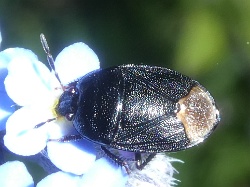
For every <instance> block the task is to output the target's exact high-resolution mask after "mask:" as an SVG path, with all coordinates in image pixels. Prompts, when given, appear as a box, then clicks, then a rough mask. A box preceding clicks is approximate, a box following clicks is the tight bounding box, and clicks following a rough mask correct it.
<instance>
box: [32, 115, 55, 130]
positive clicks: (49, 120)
mask: <svg viewBox="0 0 250 187" xmlns="http://www.w3.org/2000/svg"><path fill="white" fill-rule="evenodd" d="M54 120H56V118H52V119H47V121H44V122H41V123H39V124H37V125H36V126H35V127H34V129H37V128H39V127H41V126H43V125H44V124H46V123H49V122H51V121H54Z"/></svg>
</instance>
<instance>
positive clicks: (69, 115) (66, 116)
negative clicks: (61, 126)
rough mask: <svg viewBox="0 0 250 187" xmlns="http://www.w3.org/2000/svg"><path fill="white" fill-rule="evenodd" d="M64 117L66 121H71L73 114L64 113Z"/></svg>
mask: <svg viewBox="0 0 250 187" xmlns="http://www.w3.org/2000/svg"><path fill="white" fill-rule="evenodd" d="M65 118H66V119H67V120H68V121H72V120H73V118H74V114H66V115H65Z"/></svg>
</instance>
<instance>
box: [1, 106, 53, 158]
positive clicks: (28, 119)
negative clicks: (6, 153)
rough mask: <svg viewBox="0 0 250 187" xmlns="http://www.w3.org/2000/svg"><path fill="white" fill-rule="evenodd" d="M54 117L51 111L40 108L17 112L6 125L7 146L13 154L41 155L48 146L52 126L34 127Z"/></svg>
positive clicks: (5, 141) (5, 139) (24, 109)
mask: <svg viewBox="0 0 250 187" xmlns="http://www.w3.org/2000/svg"><path fill="white" fill-rule="evenodd" d="M52 117H53V116H52V114H51V113H50V112H49V109H46V108H45V109H42V108H39V106H38V107H37V108H34V107H23V108H21V109H19V110H17V111H16V112H15V113H14V114H12V115H11V116H10V117H9V119H8V121H7V123H6V135H5V136H4V144H5V146H6V147H7V148H8V149H9V150H10V151H11V152H13V153H16V154H19V155H23V156H27V155H34V154H37V153H39V152H40V151H41V150H42V149H44V148H45V146H46V143H47V140H48V128H49V125H50V124H49V123H48V124H45V125H43V126H41V127H39V128H34V127H35V126H36V125H37V124H39V123H41V122H44V121H46V120H47V119H51V118H52ZM51 123H53V122H51Z"/></svg>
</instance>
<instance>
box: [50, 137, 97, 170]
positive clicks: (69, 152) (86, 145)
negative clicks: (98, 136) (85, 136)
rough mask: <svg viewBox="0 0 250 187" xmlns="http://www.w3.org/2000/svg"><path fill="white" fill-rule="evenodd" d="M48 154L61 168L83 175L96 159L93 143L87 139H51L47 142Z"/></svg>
mask: <svg viewBox="0 0 250 187" xmlns="http://www.w3.org/2000/svg"><path fill="white" fill-rule="evenodd" d="M47 151H48V156H49V158H50V160H51V162H52V163H53V164H54V165H55V166H56V167H58V168H59V169H61V170H63V171H66V172H70V173H74V174H76V175H81V174H83V173H85V172H86V171H88V170H89V168H90V167H91V166H92V165H93V163H94V162H95V159H96V152H95V149H94V147H93V144H92V143H90V142H88V141H87V140H80V141H75V142H74V141H72V142H69V143H66V142H56V141H51V142H48V144H47Z"/></svg>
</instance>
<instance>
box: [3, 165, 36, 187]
mask: <svg viewBox="0 0 250 187" xmlns="http://www.w3.org/2000/svg"><path fill="white" fill-rule="evenodd" d="M0 186H2V187H33V186H34V182H33V179H32V177H31V175H30V174H29V172H28V170H27V169H26V167H25V165H24V164H23V163H22V162H19V161H12V162H7V163H5V164H3V165H1V166H0Z"/></svg>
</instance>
